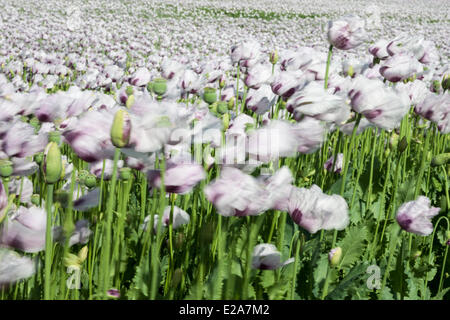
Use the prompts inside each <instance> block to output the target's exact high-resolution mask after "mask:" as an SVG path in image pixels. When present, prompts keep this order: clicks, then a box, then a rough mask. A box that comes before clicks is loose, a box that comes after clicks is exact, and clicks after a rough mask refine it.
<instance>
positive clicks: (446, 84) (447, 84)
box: [442, 75, 450, 91]
mask: <svg viewBox="0 0 450 320" xmlns="http://www.w3.org/2000/svg"><path fill="white" fill-rule="evenodd" d="M442 89H444V91H446V90H449V89H450V75H446V76H444V78H443V79H442Z"/></svg>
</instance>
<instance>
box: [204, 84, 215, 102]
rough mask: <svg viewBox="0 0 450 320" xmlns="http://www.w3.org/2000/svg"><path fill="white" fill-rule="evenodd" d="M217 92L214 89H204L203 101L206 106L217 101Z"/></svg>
mask: <svg viewBox="0 0 450 320" xmlns="http://www.w3.org/2000/svg"><path fill="white" fill-rule="evenodd" d="M216 91H217V90H216V89H215V88H210V87H206V88H205V89H204V92H203V100H204V101H205V102H206V103H207V104H213V103H214V102H216V101H217V92H216Z"/></svg>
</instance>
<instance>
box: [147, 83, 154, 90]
mask: <svg viewBox="0 0 450 320" xmlns="http://www.w3.org/2000/svg"><path fill="white" fill-rule="evenodd" d="M147 91H148V92H153V83H152V82H149V83H147Z"/></svg>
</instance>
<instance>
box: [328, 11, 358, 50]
mask: <svg viewBox="0 0 450 320" xmlns="http://www.w3.org/2000/svg"><path fill="white" fill-rule="evenodd" d="M364 26H365V22H364V20H363V19H361V18H359V17H356V16H345V17H342V18H341V19H339V20H335V21H330V22H329V23H328V34H327V35H328V41H329V42H330V44H332V45H333V46H334V47H336V48H337V49H341V50H349V49H353V48H355V47H357V46H359V45H360V44H361V43H362V42H363V41H364V40H365V39H366V31H365V30H364Z"/></svg>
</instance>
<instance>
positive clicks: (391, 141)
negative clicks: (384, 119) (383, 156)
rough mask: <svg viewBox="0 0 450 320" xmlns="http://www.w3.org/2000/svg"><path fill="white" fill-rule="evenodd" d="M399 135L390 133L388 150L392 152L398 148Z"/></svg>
mask: <svg viewBox="0 0 450 320" xmlns="http://www.w3.org/2000/svg"><path fill="white" fill-rule="evenodd" d="M398 140H399V135H398V134H396V133H395V132H392V135H391V138H390V139H389V148H390V149H392V150H394V149H396V148H397V147H398Z"/></svg>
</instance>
